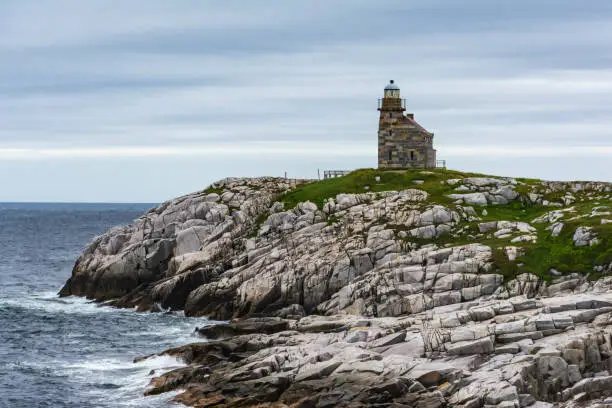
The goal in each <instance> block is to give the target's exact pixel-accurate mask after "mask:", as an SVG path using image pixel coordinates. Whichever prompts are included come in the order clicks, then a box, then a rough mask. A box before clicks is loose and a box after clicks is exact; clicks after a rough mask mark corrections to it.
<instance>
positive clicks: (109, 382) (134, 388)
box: [59, 356, 185, 407]
mask: <svg viewBox="0 0 612 408" xmlns="http://www.w3.org/2000/svg"><path fill="white" fill-rule="evenodd" d="M184 366H185V364H184V363H182V362H181V361H179V360H177V359H176V358H174V357H170V356H155V357H152V358H149V359H146V360H143V361H140V362H138V363H133V362H131V361H127V360H121V359H112V358H111V359H100V360H93V361H84V362H79V363H74V364H67V365H64V366H62V367H60V368H59V370H60V371H61V372H62V374H66V375H68V376H69V377H70V378H71V380H72V381H76V382H81V383H84V384H90V385H92V387H91V390H92V391H91V397H92V400H94V401H95V400H99V401H100V402H104V403H105V405H108V404H109V403H110V404H111V405H112V406H116V407H130V406H151V407H152V406H155V407H163V406H168V405H169V402H168V401H169V400H170V399H171V398H172V396H174V395H175V394H176V393H167V394H163V395H160V396H152V397H145V396H144V394H143V393H144V391H145V389H146V387H147V386H148V384H149V382H150V381H151V378H152V377H153V376H158V375H161V374H163V373H165V372H167V371H169V370H172V369H175V368H179V367H184ZM96 386H97V387H96ZM105 386H108V388H112V391H109V390H108V389H105ZM143 404H144V405H143Z"/></svg>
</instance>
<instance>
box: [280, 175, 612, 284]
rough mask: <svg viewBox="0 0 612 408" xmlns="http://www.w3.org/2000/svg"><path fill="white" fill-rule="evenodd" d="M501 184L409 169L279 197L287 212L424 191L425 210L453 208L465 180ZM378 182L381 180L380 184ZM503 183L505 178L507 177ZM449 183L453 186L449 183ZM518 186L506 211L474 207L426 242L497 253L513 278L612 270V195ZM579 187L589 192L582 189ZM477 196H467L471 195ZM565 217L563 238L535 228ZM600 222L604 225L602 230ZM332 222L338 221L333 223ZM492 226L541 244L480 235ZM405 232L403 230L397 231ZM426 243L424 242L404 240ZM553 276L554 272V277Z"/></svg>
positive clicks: (564, 185)
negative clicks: (509, 225)
mask: <svg viewBox="0 0 612 408" xmlns="http://www.w3.org/2000/svg"><path fill="white" fill-rule="evenodd" d="M474 177H475V178H495V179H501V178H499V177H496V176H489V175H483V174H477V173H466V172H460V171H454V170H446V169H427V170H419V169H411V170H375V169H361V170H356V171H353V172H351V173H350V174H348V175H346V176H344V177H338V178H333V179H327V180H321V181H315V182H312V183H308V184H304V185H301V186H299V187H297V188H295V189H293V190H292V191H289V192H287V193H286V194H284V195H283V196H282V197H281V199H280V200H281V201H282V202H283V203H284V204H285V208H286V209H288V208H293V207H295V206H296V205H297V204H298V203H300V202H304V201H311V202H313V203H315V204H317V206H319V208H321V207H322V206H323V205H324V203H325V202H326V201H327V200H328V199H329V198H333V197H336V195H338V194H348V193H353V194H357V193H367V192H374V193H376V192H383V191H390V190H405V189H411V188H415V189H420V190H424V191H426V192H427V193H428V194H429V197H428V200H427V203H424V204H423V205H424V206H425V205H431V204H440V205H444V206H447V207H451V208H452V207H453V206H454V205H456V204H455V202H456V201H457V200H456V199H454V198H450V197H449V195H452V194H456V193H458V191H457V188H458V186H460V185H462V184H461V180H463V179H466V178H474ZM377 178H378V180H379V181H376V180H377ZM504 179H505V178H504ZM449 180H450V183H449ZM505 180H509V181H510V182H511V183H512V184H513V189H514V191H516V193H518V197H517V198H516V199H514V200H512V201H510V202H508V203H507V204H494V205H491V204H488V205H486V206H474V208H475V210H476V211H477V215H478V216H477V219H474V220H473V221H465V220H462V221H461V222H462V224H461V225H459V226H457V227H455V230H457V231H461V232H460V233H453V234H447V235H442V236H440V237H437V238H432V239H428V240H427V242H432V243H436V244H439V245H448V244H452V245H461V244H466V243H472V242H478V243H482V244H485V245H488V246H490V247H491V248H493V249H494V258H495V267H496V268H498V270H499V272H500V273H502V274H503V275H504V276H506V277H507V278H512V277H514V276H516V275H518V274H520V273H525V272H530V273H533V274H535V275H537V276H539V277H541V278H543V279H545V280H550V279H551V278H553V277H554V275H553V274H551V273H550V270H551V269H553V270H556V271H558V272H560V273H570V272H579V273H583V274H589V277H590V278H592V279H596V278H598V277H599V276H600V273H598V272H597V271H596V270H595V269H594V266H597V265H607V264H610V263H611V262H612V223H605V222H606V217H607V218H612V215H609V214H610V212H612V193H610V191H607V192H601V193H599V192H595V191H593V189H591V188H589V187H588V185H589V182H558V183H551V182H545V181H542V180H538V179H525V178H515V179H505ZM580 186H587V187H586V188H582V187H580ZM474 191H475V190H472V189H470V190H463V191H461V192H462V193H471V192H474ZM559 210H565V211H564V212H559V214H564V216H563V217H562V218H561V219H560V221H562V222H563V223H564V226H563V229H562V230H561V232H560V234H559V235H558V236H553V235H552V234H551V231H550V230H549V229H547V228H549V227H550V223H547V222H533V221H534V220H536V219H537V218H539V217H543V216H545V215H546V214H548V213H551V212H553V211H559ZM602 220H604V221H603V222H604V223H602ZM332 221H339V220H337V219H333V220H332ZM489 221H511V222H516V221H519V222H525V223H529V224H530V225H531V226H533V227H534V228H535V229H536V231H535V232H534V234H533V235H535V236H536V237H537V240H536V241H535V242H531V241H525V242H517V243H512V244H510V242H509V239H504V238H501V239H500V238H496V237H495V236H494V235H493V234H491V233H483V232H481V231H480V228H479V224H482V223H485V222H489ZM394 227H395V229H401V226H394ZM579 227H590V228H592V231H593V232H594V233H595V234H596V235H597V237H598V242H597V243H596V244H594V245H586V246H576V245H575V244H574V239H573V236H574V234H575V231H576V229H577V228H579ZM405 239H406V240H412V241H414V242H416V241H421V242H419V243H420V244H423V243H425V242H423V241H424V240H419V239H416V238H413V237H410V236H408V237H406V238H405ZM508 245H513V246H516V247H517V248H519V253H523V255H520V256H519V257H518V258H517V259H516V261H514V262H510V261H509V260H508V258H507V257H506V256H505V254H504V252H503V251H504V247H505V246H508ZM553 273H554V271H553Z"/></svg>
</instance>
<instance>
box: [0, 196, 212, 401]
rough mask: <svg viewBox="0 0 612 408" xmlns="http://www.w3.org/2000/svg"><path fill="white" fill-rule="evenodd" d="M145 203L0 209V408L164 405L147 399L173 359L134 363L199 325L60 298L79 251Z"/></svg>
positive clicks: (187, 337) (181, 318)
mask: <svg viewBox="0 0 612 408" xmlns="http://www.w3.org/2000/svg"><path fill="white" fill-rule="evenodd" d="M150 207H152V205H150V204H3V203H0V407H2V408H4V407H11V408H12V407H28V408H35V407H54V408H59V407H169V406H174V404H170V403H168V402H167V401H168V399H169V398H170V397H171V396H172V395H168V394H166V395H161V396H155V397H146V398H145V397H143V396H142V392H143V390H144V389H145V387H146V385H147V384H148V382H149V380H150V379H151V375H150V372H151V370H156V371H157V372H158V373H159V372H161V371H162V370H163V368H167V367H170V366H177V365H178V364H179V363H178V362H175V361H173V360H171V359H169V358H156V359H153V360H150V361H145V362H142V363H138V364H134V363H133V362H132V360H133V359H134V357H137V356H140V355H144V354H150V353H156V352H159V351H161V350H162V349H164V348H167V347H173V346H178V345H182V344H185V343H188V342H190V341H194V340H195V338H194V337H193V336H192V333H193V329H194V328H195V326H198V325H200V326H201V325H203V324H205V321H204V319H194V318H185V317H184V316H182V315H167V314H148V313H147V314H142V313H136V312H135V311H133V310H118V309H113V308H109V307H99V306H98V305H97V304H95V303H91V302H89V301H87V300H85V299H82V298H74V297H69V298H63V299H60V298H58V297H57V292H58V291H59V289H60V288H61V286H62V285H63V283H64V282H65V280H66V279H67V278H68V277H69V276H70V273H71V269H72V266H73V264H74V261H75V259H76V258H77V256H78V255H79V253H80V252H81V251H82V250H83V249H84V247H85V246H86V244H88V243H89V242H90V241H91V240H92V238H93V237H94V236H96V235H98V234H101V233H103V232H104V231H105V230H107V229H108V228H110V227H111V226H114V225H118V224H127V223H131V222H132V221H133V220H134V219H135V218H137V217H138V216H139V215H141V214H142V213H143V212H145V211H146V210H147V209H148V208H150Z"/></svg>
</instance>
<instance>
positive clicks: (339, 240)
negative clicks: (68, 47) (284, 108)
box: [60, 177, 612, 408]
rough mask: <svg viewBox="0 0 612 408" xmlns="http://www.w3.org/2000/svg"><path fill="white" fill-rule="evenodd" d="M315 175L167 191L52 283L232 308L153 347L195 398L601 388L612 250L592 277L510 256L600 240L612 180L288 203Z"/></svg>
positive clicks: (395, 400)
mask: <svg viewBox="0 0 612 408" xmlns="http://www.w3.org/2000/svg"><path fill="white" fill-rule="evenodd" d="M423 178H425V177H423ZM306 182H308V181H307V180H287V179H281V178H269V177H268V178H266V177H263V178H256V179H236V178H230V179H225V180H222V181H220V182H218V183H215V184H214V185H213V186H212V187H211V188H209V189H207V190H206V191H202V192H199V193H194V194H190V195H187V196H183V197H180V198H177V199H174V200H171V201H169V202H166V203H163V204H161V205H160V206H158V207H156V208H154V209H152V210H150V211H149V212H148V213H147V214H145V215H144V216H142V217H141V218H139V219H137V220H136V221H135V222H134V224H133V225H131V226H125V227H115V228H112V229H111V230H109V231H108V232H107V233H106V234H104V235H102V236H100V237H97V238H96V239H95V240H94V241H93V243H92V244H91V245H90V246H89V247H88V248H87V249H86V250H85V251H84V253H83V254H82V255H81V256H80V257H79V259H78V260H77V261H76V263H75V266H74V270H73V273H72V276H71V278H70V279H69V280H68V281H67V282H66V284H65V286H64V287H63V288H62V290H61V291H60V296H70V295H77V296H86V297H88V298H90V299H95V300H97V301H101V302H105V303H104V304H105V305H112V306H115V307H126V308H136V310H138V311H167V310H172V311H176V310H184V312H185V314H186V315H188V316H208V317H210V318H212V319H217V320H227V322H226V323H222V324H214V325H208V326H204V327H201V328H198V329H197V332H198V334H199V335H200V336H202V337H203V339H204V340H205V341H203V342H198V343H193V344H189V345H185V346H182V347H178V348H174V349H170V350H166V351H164V352H162V353H160V355H166V354H167V355H172V356H176V357H179V358H181V359H182V360H183V361H184V362H185V363H186V364H188V366H187V367H181V368H179V369H175V370H172V371H169V372H167V373H165V374H162V375H160V376H158V377H156V378H154V379H153V380H152V382H151V387H150V388H149V389H148V390H147V391H146V393H147V394H148V395H152V394H158V393H164V392H168V391H173V390H182V392H181V393H180V394H179V395H177V396H176V397H175V400H176V401H178V402H181V403H184V404H187V405H191V406H196V407H206V406H236V407H238V406H240V407H250V406H252V407H258V406H274V407H304V408H305V407H331V406H339V407H343V406H346V407H366V406H377V407H403V406H423V407H446V406H453V407H463V408H468V407H470V408H471V407H485V406H498V407H510V406H515V407H518V406H521V407H522V406H534V407H538V406H549V405H547V404H553V403H554V404H557V405H556V406H567V407H571V406H579V405H576V404H584V401H589V403H591V402H592V403H595V402H597V401H599V400H601V401H604V400H605V398H607V397H608V396H609V395H608V391H607V389H608V388H607V386H608V380H607V378H608V377H609V376H611V375H612V374H611V373H612V363H611V360H610V356H611V355H612V339H611V338H610V329H609V323H612V295H611V293H612V292H610V289H611V285H612V277H611V276H606V274H607V273H608V272H610V271H612V261H609V260H607V258H606V257H604V256H602V257H600V258H601V259H602V260H603V261H601V262H600V263H598V264H594V265H588V266H589V267H592V274H591V272H589V273H588V274H586V273H584V271H582V272H583V273H578V271H576V272H573V271H568V270H567V268H562V266H563V265H560V266H557V265H551V267H550V268H546V270H544V272H543V273H542V271H540V272H537V271H533V270H531V269H526V270H522V269H520V266H521V265H522V263H523V262H524V257H525V256H526V255H527V254H528V253H529V250H530V249H531V248H533V247H534V246H537V245H548V244H549V243H550V242H558V241H559V240H566V241H567V244H568V247H569V248H570V249H571V250H575V249H576V248H578V249H579V250H580V251H597V250H599V249H601V250H602V253H605V251H607V250H608V248H607V247H604V245H608V244H609V243H610V242H611V241H608V239H609V238H608V237H607V236H606V235H605V231H606V230H604V228H607V226H606V223H605V222H604V218H601V217H603V216H609V212H608V211H605V210H606V208H607V207H606V206H604V205H598V206H597V207H594V208H592V209H588V214H587V213H585V214H581V213H580V212H579V209H580V208H581V207H580V206H581V205H585V204H584V203H585V200H587V201H588V200H597V201H605V200H610V199H612V185H609V184H606V183H569V182H568V183H553V182H539V183H538V184H534V185H531V186H529V185H527V184H524V183H522V182H520V181H517V180H514V179H507V178H488V177H465V178H463V179H453V180H446V181H443V182H441V183H440V186H442V187H440V188H442V189H445V188H446V189H450V190H451V191H453V193H450V194H447V192H448V190H443V191H445V192H444V195H443V196H441V195H440V193H439V192H438V193H436V191H437V190H436V189H432V190H431V192H430V193H428V192H427V191H424V190H421V189H419V187H422V186H427V181H426V180H423V183H418V184H416V185H414V183H410V188H407V189H404V190H400V191H384V192H370V190H369V189H368V190H367V191H366V192H363V193H358V194H345V193H342V194H338V195H336V196H335V197H330V198H326V199H325V200H315V199H314V198H313V201H316V202H311V201H304V202H300V203H298V204H296V205H295V206H294V208H287V207H288V206H287V205H285V204H284V203H283V202H282V200H283V194H284V193H286V192H288V191H291V190H292V189H294V188H296V187H298V186H301V185H302V184H304V183H306ZM423 188H424V187H423ZM436 188H438V187H437V186H436ZM455 192H457V193H460V194H455ZM436 194H438V195H436ZM453 200H454V201H453ZM505 205H508V207H503V206H505ZM519 205H521V206H523V207H521V208H523V210H520V209H519V210H517V211H520V212H521V214H522V212H524V211H527V210H525V208H533V206H546V207H544V208H542V210H540V211H537V212H535V213H534V214H535V215H533V216H529V218H527V217H526V216H522V217H516V216H514V214H512V213H511V211H510V209H513V208H515V207H516V206H519ZM570 205H571V207H569V206H570ZM474 206H482V207H484V206H487V207H486V208H487V209H486V210H483V209H482V208H478V212H477V210H475V209H474ZM500 206H501V207H500ZM551 207H552V208H551ZM556 207H560V208H556ZM553 208H554V209H553ZM529 214H531V213H529ZM494 216H497V218H493V217H494ZM599 218H601V220H599ZM591 219H592V222H591V223H590V224H588V225H587V224H586V220H591ZM583 222H584V225H582V224H577V223H583ZM598 259H599V258H598ZM565 261H567V255H564V262H565ZM598 262H599V261H598ZM606 262H607V264H606ZM582 266H584V265H581V267H582ZM593 277H594V278H596V279H591V278H593ZM145 358H146V357H145ZM590 379H597V380H594V381H591V382H589V380H590ZM601 401H599V402H601Z"/></svg>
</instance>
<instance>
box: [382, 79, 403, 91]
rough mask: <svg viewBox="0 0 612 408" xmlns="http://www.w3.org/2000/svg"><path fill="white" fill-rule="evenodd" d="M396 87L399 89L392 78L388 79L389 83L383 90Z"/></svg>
mask: <svg viewBox="0 0 612 408" xmlns="http://www.w3.org/2000/svg"><path fill="white" fill-rule="evenodd" d="M396 89H397V90H399V89H400V87H399V86H397V84H396V83H395V81H393V80H391V81H389V84H388V85H387V86H385V91H389V90H396Z"/></svg>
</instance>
